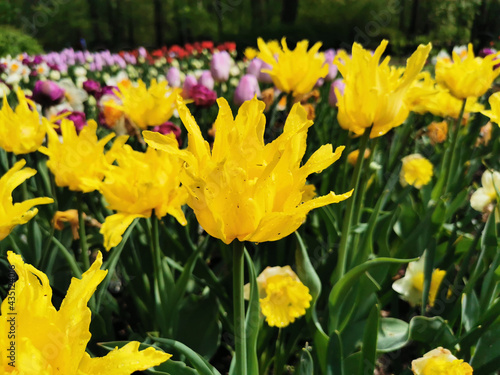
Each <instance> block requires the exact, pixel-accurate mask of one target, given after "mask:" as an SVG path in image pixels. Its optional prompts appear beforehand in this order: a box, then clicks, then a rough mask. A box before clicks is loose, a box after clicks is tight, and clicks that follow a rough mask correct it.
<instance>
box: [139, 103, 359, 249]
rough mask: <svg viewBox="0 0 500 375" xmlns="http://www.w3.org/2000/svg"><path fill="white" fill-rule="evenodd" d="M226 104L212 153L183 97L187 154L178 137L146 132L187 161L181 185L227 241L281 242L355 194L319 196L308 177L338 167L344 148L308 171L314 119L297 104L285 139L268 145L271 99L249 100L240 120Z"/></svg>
mask: <svg viewBox="0 0 500 375" xmlns="http://www.w3.org/2000/svg"><path fill="white" fill-rule="evenodd" d="M218 105H219V115H218V117H217V120H216V122H215V128H216V129H217V132H216V134H215V140H214V144H213V148H212V150H210V146H209V144H208V143H207V142H206V141H205V140H204V139H203V136H202V134H201V130H200V128H199V127H198V125H197V124H196V122H195V119H194V118H193V117H192V116H191V114H190V112H189V110H188V109H187V107H186V106H185V105H184V104H183V103H182V102H181V101H180V100H179V101H178V110H179V115H180V117H181V119H182V122H183V123H184V125H185V126H186V128H187V131H188V133H189V135H188V148H187V149H186V150H178V148H177V143H176V142H177V141H176V140H175V139H174V138H172V137H168V136H162V135H161V134H158V133H154V132H144V139H145V140H146V142H147V143H148V144H149V145H150V146H152V147H154V148H157V149H160V150H164V151H167V152H169V153H172V154H175V155H179V157H180V158H181V159H182V160H184V161H185V162H186V163H185V168H184V170H183V172H182V174H181V182H182V184H183V186H185V187H186V188H187V190H188V192H189V198H188V205H189V206H190V207H191V208H192V209H193V210H194V213H195V214H196V217H197V219H198V222H199V223H200V225H201V226H202V227H203V229H205V230H206V231H207V232H208V233H209V234H210V235H211V236H213V237H216V238H219V239H221V240H222V241H224V242H225V243H226V244H229V243H231V242H232V241H233V240H234V239H235V238H238V240H240V241H252V242H264V241H276V240H279V239H280V238H283V237H285V236H287V235H289V234H290V233H292V232H294V231H295V230H296V229H297V228H298V227H299V226H300V225H301V224H302V223H303V222H304V220H305V218H306V215H307V213H308V212H309V211H310V210H312V209H314V208H317V207H321V206H325V205H327V204H331V203H337V202H340V201H342V200H344V199H347V198H349V197H350V196H351V193H352V191H351V192H348V193H345V194H341V195H335V193H333V192H330V194H328V195H325V196H322V197H319V198H314V199H311V194H310V192H311V189H310V188H309V187H308V186H310V185H306V178H307V176H308V175H310V174H311V173H318V172H320V171H322V170H323V169H325V168H326V167H328V166H329V165H331V164H332V163H333V162H335V161H336V160H337V159H338V158H339V157H340V155H341V153H342V150H343V149H344V147H343V146H341V147H338V148H337V149H336V150H335V152H333V150H332V146H331V145H324V146H322V147H321V148H320V149H318V150H317V151H316V152H315V153H314V154H313V155H312V156H311V157H310V159H309V160H308V161H307V163H305V164H304V165H303V166H301V161H302V157H303V156H304V153H305V150H306V140H307V131H308V128H309V127H310V126H311V125H312V121H310V120H307V113H306V111H305V110H304V108H303V107H302V106H301V105H300V104H298V103H297V104H295V105H294V106H293V107H292V109H291V111H290V114H289V115H288V119H287V120H286V123H285V126H284V129H283V134H281V135H280V136H279V137H278V138H277V139H276V140H274V141H273V142H272V143H269V144H264V129H265V116H264V114H263V111H264V107H265V104H264V103H263V102H261V101H258V100H257V99H256V98H254V99H252V100H249V101H247V102H245V103H243V105H242V106H241V107H240V109H239V112H238V115H237V116H236V118H235V119H234V118H233V115H232V113H231V109H230V107H229V105H228V103H227V101H226V100H225V99H223V98H220V99H218Z"/></svg>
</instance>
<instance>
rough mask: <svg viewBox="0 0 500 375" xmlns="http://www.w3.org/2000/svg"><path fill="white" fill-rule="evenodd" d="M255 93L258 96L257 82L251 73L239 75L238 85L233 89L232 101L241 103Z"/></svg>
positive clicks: (237, 103)
mask: <svg viewBox="0 0 500 375" xmlns="http://www.w3.org/2000/svg"><path fill="white" fill-rule="evenodd" d="M255 95H257V96H260V89H259V82H257V78H255V76H253V75H251V74H245V75H244V76H243V77H241V80H240V83H238V87H236V90H235V91H234V103H235V104H236V105H241V104H243V102H244V101H246V100H250V99H252V98H253V97H254V96H255Z"/></svg>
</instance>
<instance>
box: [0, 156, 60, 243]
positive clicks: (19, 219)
mask: <svg viewBox="0 0 500 375" xmlns="http://www.w3.org/2000/svg"><path fill="white" fill-rule="evenodd" d="M25 164H26V161H24V160H20V161H18V162H17V163H16V164H14V166H13V167H12V168H11V169H9V170H8V171H7V172H6V173H5V174H4V175H3V176H2V177H1V178H0V203H1V205H0V241H1V240H3V239H4V238H5V237H7V236H8V235H9V233H10V232H11V231H12V229H13V228H14V227H15V226H16V225H19V224H26V223H27V222H28V221H30V220H31V219H32V218H33V217H34V216H35V215H36V214H37V213H38V209H37V208H34V209H32V210H31V208H32V207H33V206H36V205H39V204H48V203H52V202H54V200H53V199H52V198H33V199H28V200H26V201H24V202H20V203H14V204H12V191H13V190H14V189H15V188H16V187H18V186H19V185H21V184H22V183H23V182H24V181H26V180H27V179H28V178H30V177H32V176H34V175H35V174H36V170H34V169H31V168H24V169H22V168H23V167H24V165H25ZM28 210H30V211H28Z"/></svg>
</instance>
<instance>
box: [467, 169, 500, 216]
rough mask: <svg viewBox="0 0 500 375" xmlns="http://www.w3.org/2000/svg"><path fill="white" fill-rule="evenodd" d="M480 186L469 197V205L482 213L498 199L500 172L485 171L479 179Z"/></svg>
mask: <svg viewBox="0 0 500 375" xmlns="http://www.w3.org/2000/svg"><path fill="white" fill-rule="evenodd" d="M481 185H482V187H480V188H479V189H477V190H476V191H475V192H474V193H473V194H472V196H471V197H470V205H471V206H472V208H473V209H475V210H476V211H479V212H483V211H484V209H485V208H486V206H488V205H489V204H490V203H491V202H494V201H495V200H497V199H498V192H500V172H497V171H485V172H484V173H483V176H482V177H481Z"/></svg>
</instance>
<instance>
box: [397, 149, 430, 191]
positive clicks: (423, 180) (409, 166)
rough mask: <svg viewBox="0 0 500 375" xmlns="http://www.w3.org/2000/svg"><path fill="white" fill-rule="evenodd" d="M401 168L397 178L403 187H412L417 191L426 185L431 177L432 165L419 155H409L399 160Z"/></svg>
mask: <svg viewBox="0 0 500 375" xmlns="http://www.w3.org/2000/svg"><path fill="white" fill-rule="evenodd" d="M401 162H402V163H403V166H402V167H401V174H400V177H399V180H400V183H401V185H403V186H406V185H412V186H415V187H416V188H417V189H421V188H422V186H424V185H427V184H428V183H429V182H430V181H431V179H432V176H433V174H434V173H433V166H432V163H431V162H430V161H429V160H428V159H426V158H424V157H423V156H422V155H420V154H411V155H408V156H405V157H404V158H403V159H401Z"/></svg>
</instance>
